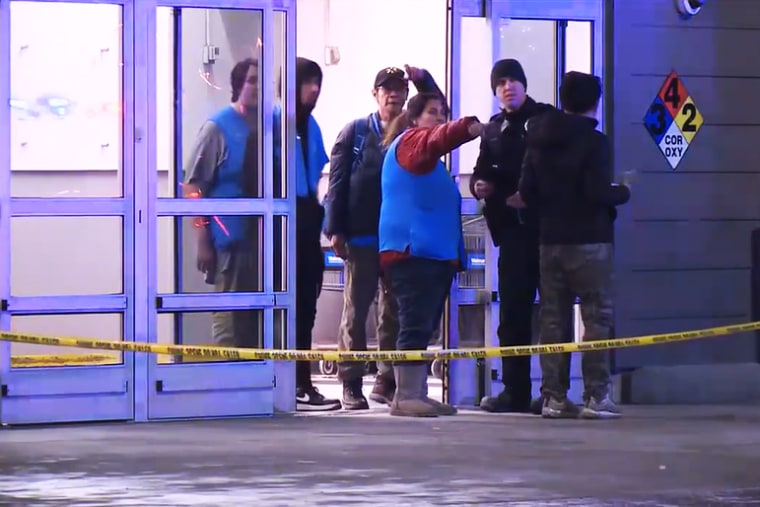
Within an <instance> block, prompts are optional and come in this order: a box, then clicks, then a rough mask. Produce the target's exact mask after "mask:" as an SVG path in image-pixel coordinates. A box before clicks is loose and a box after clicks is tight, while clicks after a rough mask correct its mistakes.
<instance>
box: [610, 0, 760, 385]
mask: <svg viewBox="0 0 760 507" xmlns="http://www.w3.org/2000/svg"><path fill="white" fill-rule="evenodd" d="M610 7H611V13H609V14H611V19H612V23H608V27H609V28H611V30H612V33H611V34H608V37H607V39H608V42H610V43H611V44H610V46H609V47H608V51H609V58H608V59H612V60H613V66H612V72H613V73H612V78H611V80H610V79H609V76H608V86H609V85H610V84H611V85H612V94H611V98H612V106H613V108H612V111H611V115H612V120H613V121H612V125H611V133H612V138H613V141H614V149H615V167H616V171H618V172H622V171H625V170H630V169H635V170H637V171H638V172H639V175H638V180H637V182H636V184H635V186H634V188H633V198H632V200H631V202H630V204H629V205H627V206H626V207H624V208H621V209H620V215H619V219H618V226H617V233H616V234H617V236H616V241H617V246H616V255H617V259H616V261H617V272H616V285H617V294H618V299H617V307H616V334H617V336H634V335H641V334H648V333H661V332H669V331H679V330H688V329H697V328H703V327H711V326H719V325H723V324H729V323H739V322H746V321H749V320H750V233H751V231H752V229H754V228H757V227H760V199H758V191H760V160H759V159H758V158H757V156H756V152H757V150H758V145H760V98H759V97H758V90H759V89H760V59H759V58H757V57H756V52H757V48H760V1H757V0H730V1H720V0H707V2H706V5H705V6H704V7H703V9H702V11H701V12H700V13H699V14H698V15H697V16H695V17H693V18H691V19H689V20H682V19H680V18H679V16H678V14H677V12H676V10H675V8H674V2H673V0H647V1H646V2H633V1H630V0H612V1H611V2H610ZM608 12H609V11H608ZM671 70H675V71H676V72H677V73H678V74H679V75H680V77H681V78H682V79H683V83H684V85H685V86H686V88H687V91H688V92H689V93H690V95H691V96H692V98H693V100H694V102H695V103H696V105H697V108H698V109H699V111H700V112H701V114H702V116H703V117H704V124H703V125H702V128H701V129H700V130H699V132H698V133H697V135H696V137H695V138H694V140H693V142H692V144H691V145H690V147H689V149H688V151H687V153H686V155H685V157H684V158H683V160H682V161H681V163H680V165H679V166H678V167H677V169H676V170H675V171H674V170H672V169H671V167H670V165H669V164H668V163H667V161H666V160H665V157H664V156H663V155H662V154H661V152H660V151H659V149H658V147H657V146H656V145H655V143H654V141H653V140H652V139H651V137H650V136H649V134H648V133H647V131H646V129H645V128H644V126H643V120H642V119H643V117H644V115H645V113H646V112H647V110H648V108H649V106H650V104H651V103H652V101H653V99H654V98H655V96H656V94H657V92H658V90H659V89H660V87H661V86H662V84H663V82H664V80H665V77H666V76H667V74H668V73H669V72H670V71H671ZM608 89H609V88H608ZM757 357H758V345H757V341H756V338H755V336H754V334H751V333H747V334H744V335H736V336H731V337H725V338H711V339H707V340H698V341H692V342H685V343H679V344H672V345H664V346H656V347H646V348H635V349H627V350H623V351H618V352H617V353H616V354H615V364H616V366H617V367H618V368H631V367H641V366H668V365H707V364H713V365H714V364H716V363H742V362H745V363H746V362H756V361H757ZM702 369H703V370H706V368H702ZM674 370H675V369H674ZM678 370H679V371H684V370H683V368H680V369H678ZM691 371H695V370H691ZM697 371H698V370H697ZM697 376H698V377H699V375H697ZM702 378H707V377H705V376H703V377H702ZM679 379H680V380H679ZM671 380H672V381H673V382H676V383H679V382H680V384H681V385H680V386H676V388H678V389H683V390H686V389H688V385H687V384H688V383H689V382H691V381H692V378H691V377H690V376H688V375H687V376H681V377H679V376H676V377H674V378H673V379H671Z"/></svg>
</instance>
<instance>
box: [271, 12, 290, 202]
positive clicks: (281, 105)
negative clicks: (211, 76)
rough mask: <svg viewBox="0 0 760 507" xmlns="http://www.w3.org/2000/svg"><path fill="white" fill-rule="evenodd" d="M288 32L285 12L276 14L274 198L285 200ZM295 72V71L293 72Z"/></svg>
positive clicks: (286, 179)
mask: <svg viewBox="0 0 760 507" xmlns="http://www.w3.org/2000/svg"><path fill="white" fill-rule="evenodd" d="M286 30H287V16H286V14H285V12H284V11H275V12H274V62H275V63H274V65H275V69H274V70H275V76H276V77H277V80H276V82H275V84H274V90H275V93H276V95H277V96H276V100H275V112H274V116H275V122H274V125H273V129H274V132H273V135H274V139H275V143H274V149H275V153H274V162H275V163H274V175H273V185H274V193H273V195H274V198H275V199H285V198H287V197H288V193H287V185H288V157H287V156H286V154H287V149H288V144H287V139H288V130H287V126H288V124H287V117H288V110H287V103H286V101H285V100H283V97H285V96H286V93H287V90H288V83H287V79H286V78H287V75H286V73H285V69H286V66H287V62H288V60H287V57H288V50H287V47H288V42H287V39H286V34H287V32H286ZM293 71H294V70H293ZM293 71H291V72H293Z"/></svg>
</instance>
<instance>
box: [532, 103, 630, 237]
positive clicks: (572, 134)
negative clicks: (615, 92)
mask: <svg viewBox="0 0 760 507" xmlns="http://www.w3.org/2000/svg"><path fill="white" fill-rule="evenodd" d="M597 123H598V122H597V121H596V120H595V119H593V118H587V117H584V116H578V115H572V114H566V113H563V112H561V111H552V112H549V113H546V114H544V115H541V116H539V117H537V118H535V119H533V120H532V121H531V123H530V129H529V131H528V135H527V137H526V142H527V151H526V153H525V159H524V162H523V173H522V178H521V180H520V195H521V196H522V199H523V201H525V203H526V204H527V205H528V206H529V207H531V208H533V209H536V210H537V211H538V214H539V217H540V238H541V244H545V245H546V244H548V245H562V244H589V243H612V242H613V238H614V220H615V216H616V211H615V206H620V205H621V204H625V203H626V202H628V199H629V198H630V196H631V194H630V191H629V189H628V187H626V186H623V185H615V184H613V183H612V165H611V159H610V147H609V143H608V140H607V136H606V135H604V134H603V133H601V132H598V131H597V130H596V126H597Z"/></svg>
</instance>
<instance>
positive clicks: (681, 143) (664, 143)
mask: <svg viewBox="0 0 760 507" xmlns="http://www.w3.org/2000/svg"><path fill="white" fill-rule="evenodd" d="M703 122H704V120H703V118H702V114H701V113H700V112H699V109H697V105H696V103H695V102H694V98H693V97H691V96H690V95H689V92H688V91H687V90H686V86H684V84H683V81H682V80H681V78H680V76H679V75H678V74H676V72H675V71H673V72H671V73H670V74H668V77H666V78H665V82H664V83H663V84H662V87H661V88H660V91H659V92H658V93H657V96H656V97H655V98H654V101H653V102H652V105H650V106H649V110H648V111H647V114H646V115H645V116H644V126H645V127H646V129H647V132H649V135H650V136H651V137H652V139H653V140H654V142H655V144H656V145H657V147H658V148H659V150H660V151H661V152H662V154H663V155H664V156H665V159H666V160H667V161H668V164H670V167H671V169H673V170H675V169H676V167H678V164H680V163H681V160H683V157H684V155H685V154H686V150H688V149H689V146H691V143H692V142H693V141H694V136H696V135H697V132H699V129H700V128H701V127H702V123H703Z"/></svg>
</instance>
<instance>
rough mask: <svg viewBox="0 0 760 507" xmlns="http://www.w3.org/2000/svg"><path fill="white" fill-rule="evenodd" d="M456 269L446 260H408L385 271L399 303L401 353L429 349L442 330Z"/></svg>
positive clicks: (392, 291) (395, 263)
mask: <svg viewBox="0 0 760 507" xmlns="http://www.w3.org/2000/svg"><path fill="white" fill-rule="evenodd" d="M455 273H456V268H455V267H454V266H453V265H452V264H451V263H450V262H446V261H436V260H431V259H421V258H414V257H413V258H408V259H403V260H400V261H397V262H394V263H393V264H391V265H390V266H388V267H387V268H386V269H385V280H386V282H387V283H388V286H389V288H390V292H391V294H392V295H393V297H395V298H396V301H397V302H398V320H399V333H398V339H397V340H396V349H397V350H425V349H427V346H428V343H429V342H430V339H431V337H432V336H433V333H434V332H435V331H436V330H437V329H438V327H439V324H440V322H441V316H442V315H443V310H444V308H445V305H446V298H447V297H448V295H449V289H450V288H451V282H452V280H453V279H454V274H455Z"/></svg>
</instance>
